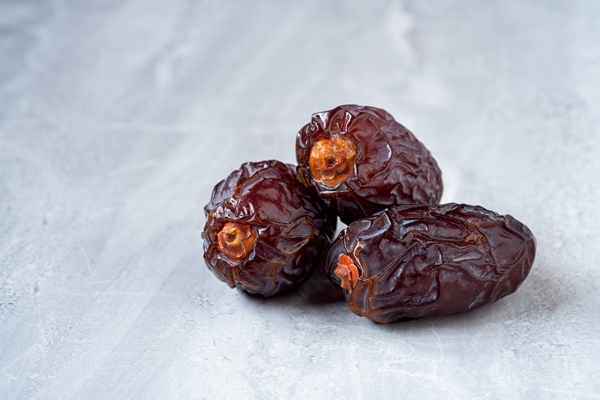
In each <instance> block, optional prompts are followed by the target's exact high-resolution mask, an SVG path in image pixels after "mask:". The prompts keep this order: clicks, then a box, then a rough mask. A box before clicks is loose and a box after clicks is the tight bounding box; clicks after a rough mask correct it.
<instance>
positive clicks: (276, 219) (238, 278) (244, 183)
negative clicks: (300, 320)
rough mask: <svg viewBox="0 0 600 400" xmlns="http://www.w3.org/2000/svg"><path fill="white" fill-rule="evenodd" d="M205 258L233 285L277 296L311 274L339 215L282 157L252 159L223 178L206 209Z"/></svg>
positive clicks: (213, 269) (203, 235) (222, 278)
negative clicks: (262, 159)
mask: <svg viewBox="0 0 600 400" xmlns="http://www.w3.org/2000/svg"><path fill="white" fill-rule="evenodd" d="M204 212H205V214H206V225H205V227H204V231H203V233H202V237H203V239H204V259H205V261H206V264H207V266H208V268H209V269H210V270H211V271H212V272H213V273H214V274H215V275H216V276H217V278H219V279H220V280H222V281H224V282H226V283H227V284H228V285H229V286H230V287H232V288H233V287H237V288H238V289H241V290H244V291H246V292H249V293H252V294H260V295H263V296H265V297H266V296H273V295H275V294H280V293H285V292H288V291H290V290H292V289H295V288H296V287H298V286H299V285H301V284H302V283H304V281H306V280H307V279H308V277H309V276H310V274H311V273H312V271H313V270H314V269H315V267H316V264H317V262H318V260H319V258H320V255H321V254H322V253H323V252H324V251H325V250H326V247H327V246H328V245H329V243H330V238H331V236H332V235H333V232H334V230H335V221H336V219H335V214H333V213H331V211H330V210H329V209H328V208H327V207H326V205H325V204H324V203H323V202H322V201H321V199H319V197H318V196H316V194H314V193H313V192H312V191H311V190H310V189H309V188H306V187H304V186H303V185H302V184H300V182H299V181H298V179H297V175H296V168H295V167H293V166H291V165H288V164H284V163H282V162H280V161H276V160H270V161H263V162H256V163H255V162H248V163H245V164H243V165H242V166H241V167H240V169H238V170H236V171H234V172H232V173H231V174H230V175H229V176H228V177H227V178H226V179H224V180H223V181H221V182H219V183H218V184H217V185H216V186H215V188H214V190H213V193H212V197H211V200H210V202H209V203H208V204H207V205H206V207H205V208H204Z"/></svg>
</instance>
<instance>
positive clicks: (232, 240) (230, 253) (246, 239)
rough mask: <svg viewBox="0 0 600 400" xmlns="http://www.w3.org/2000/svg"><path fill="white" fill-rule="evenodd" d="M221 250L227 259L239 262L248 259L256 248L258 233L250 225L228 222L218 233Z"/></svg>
mask: <svg viewBox="0 0 600 400" xmlns="http://www.w3.org/2000/svg"><path fill="white" fill-rule="evenodd" d="M217 239H218V241H219V250H221V253H223V254H225V255H226V256H227V257H229V258H231V259H233V260H236V261H239V260H241V259H243V258H246V257H248V254H250V252H251V251H252V249H253V248H254V242H255V241H256V231H255V230H254V229H252V227H250V225H247V224H242V223H239V222H227V223H226V224H225V225H224V226H223V229H221V231H220V232H219V233H218V235H217Z"/></svg>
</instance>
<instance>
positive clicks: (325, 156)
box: [309, 136, 356, 186]
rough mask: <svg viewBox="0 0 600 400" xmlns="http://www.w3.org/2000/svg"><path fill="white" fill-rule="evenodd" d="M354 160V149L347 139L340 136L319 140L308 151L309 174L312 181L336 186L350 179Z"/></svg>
mask: <svg viewBox="0 0 600 400" xmlns="http://www.w3.org/2000/svg"><path fill="white" fill-rule="evenodd" d="M355 158H356V147H355V146H354V143H352V142H351V141H350V140H349V139H347V138H345V137H341V136H334V137H332V138H331V139H321V140H319V141H317V142H316V143H315V144H314V145H313V147H312V150H311V151H310V158H309V164H310V173H311V175H312V177H313V179H314V180H316V181H319V182H321V183H323V184H325V185H327V186H336V185H337V184H339V183H340V182H342V181H344V180H346V179H348V177H350V174H352V170H353V168H354V159H355Z"/></svg>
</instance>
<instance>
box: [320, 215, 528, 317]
mask: <svg viewBox="0 0 600 400" xmlns="http://www.w3.org/2000/svg"><path fill="white" fill-rule="evenodd" d="M535 250H536V242H535V237H534V236H533V234H532V233H531V231H530V230H529V229H528V228H527V226H525V225H524V224H523V223H521V222H519V221H517V220H516V219H514V218H513V217H511V216H510V215H500V214H497V213H495V212H493V211H490V210H487V209H485V208H483V207H479V206H471V205H466V204H455V203H449V204H437V205H404V206H395V207H391V208H389V209H387V210H385V211H382V212H380V213H378V214H375V215H373V216H371V217H367V218H362V219H359V220H356V221H354V222H353V223H351V224H350V225H349V226H348V227H347V228H346V229H344V230H343V231H342V232H341V233H340V234H339V236H338V238H337V239H336V240H335V241H334V242H333V244H332V245H331V248H330V249H329V251H328V252H327V258H326V264H325V268H326V272H327V274H328V276H329V279H330V280H331V281H332V282H333V283H335V284H337V285H339V286H341V287H342V289H343V290H344V295H345V297H346V301H347V302H348V306H349V307H350V310H352V311H353V312H354V313H356V314H358V315H360V316H363V317H367V318H369V319H371V320H373V321H376V322H380V323H388V322H395V321H403V320H407V319H414V318H422V317H431V316H434V315H445V314H452V313H458V312H464V311H469V310H472V309H474V308H478V307H482V306H484V305H486V304H490V303H493V302H495V301H498V300H500V299H501V298H503V297H505V296H508V295H510V294H511V293H514V292H515V291H516V290H517V289H518V288H519V286H520V285H521V283H523V281H524V280H525V278H526V277H527V275H528V273H529V271H530V270H531V267H532V265H533V261H534V258H535ZM348 254H351V255H352V257H349V256H348ZM357 272H360V274H358V273H357Z"/></svg>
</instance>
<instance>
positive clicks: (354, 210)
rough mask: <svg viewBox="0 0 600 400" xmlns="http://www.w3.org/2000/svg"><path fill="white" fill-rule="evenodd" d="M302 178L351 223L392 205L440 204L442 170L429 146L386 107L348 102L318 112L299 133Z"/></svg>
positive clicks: (298, 142) (297, 151)
mask: <svg viewBox="0 0 600 400" xmlns="http://www.w3.org/2000/svg"><path fill="white" fill-rule="evenodd" d="M296 160H297V161H298V166H299V169H298V177H299V179H300V181H301V182H302V183H303V184H304V185H306V186H312V187H314V188H316V189H317V191H318V193H319V195H320V196H321V197H323V198H327V199H329V200H331V202H332V203H333V205H334V206H335V207H336V208H337V213H338V214H339V216H340V219H341V220H342V221H343V222H344V223H346V224H349V223H351V222H352V221H354V220H355V219H358V218H363V217H366V216H370V215H373V214H374V213H376V212H378V211H381V210H384V209H386V208H388V207H390V206H392V205H399V204H435V203H439V201H440V198H441V196H442V190H443V185H442V173H441V171H440V169H439V167H438V165H437V162H436V161H435V159H434V158H433V157H432V156H431V153H430V152H429V150H427V149H426V148H425V146H423V144H422V143H421V142H419V141H418V140H417V139H416V138H415V136H414V135H413V134H412V133H411V132H410V131H409V130H408V129H406V128H405V127H404V126H402V125H400V124H399V123H398V122H396V121H395V120H394V118H393V117H392V116H391V115H390V114H388V113H387V112H386V111H384V110H382V109H379V108H375V107H367V106H357V105H343V106H339V107H337V108H335V109H333V110H330V111H325V112H320V113H316V114H313V116H312V120H311V122H310V123H308V124H307V125H305V126H304V127H303V128H302V129H301V130H300V132H298V135H297V136H296Z"/></svg>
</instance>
